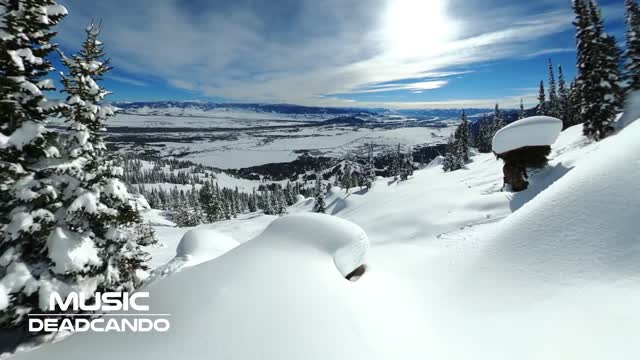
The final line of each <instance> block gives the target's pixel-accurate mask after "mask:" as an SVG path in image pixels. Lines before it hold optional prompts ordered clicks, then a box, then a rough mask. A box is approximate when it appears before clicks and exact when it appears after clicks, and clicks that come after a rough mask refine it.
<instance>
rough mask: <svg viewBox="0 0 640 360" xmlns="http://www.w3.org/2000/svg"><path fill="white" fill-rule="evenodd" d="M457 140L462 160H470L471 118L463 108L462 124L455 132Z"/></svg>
mask: <svg viewBox="0 0 640 360" xmlns="http://www.w3.org/2000/svg"><path fill="white" fill-rule="evenodd" d="M454 137H455V140H456V141H457V142H458V144H459V147H460V152H461V154H462V160H463V161H464V162H467V161H469V147H470V144H471V129H470V128H469V120H468V119H467V114H466V113H465V111H464V110H462V115H461V121H460V125H459V126H458V128H457V129H456V132H455V134H454Z"/></svg>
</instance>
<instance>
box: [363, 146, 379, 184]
mask: <svg viewBox="0 0 640 360" xmlns="http://www.w3.org/2000/svg"><path fill="white" fill-rule="evenodd" d="M366 161H367V163H366V164H365V167H364V171H363V172H364V174H363V181H362V186H364V187H365V188H367V189H370V188H371V186H373V182H374V181H375V179H376V170H375V164H374V161H373V143H369V144H368V146H367V160H366Z"/></svg>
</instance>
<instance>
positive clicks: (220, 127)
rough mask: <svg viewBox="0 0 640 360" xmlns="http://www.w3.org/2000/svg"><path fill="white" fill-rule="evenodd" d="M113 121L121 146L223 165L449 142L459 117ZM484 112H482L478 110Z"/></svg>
mask: <svg viewBox="0 0 640 360" xmlns="http://www.w3.org/2000/svg"><path fill="white" fill-rule="evenodd" d="M127 111H128V112H124V113H122V114H117V115H116V116H115V117H114V119H113V121H112V122H111V123H110V124H109V136H108V138H107V141H108V142H109V143H110V144H112V145H113V146H115V147H117V148H119V149H121V150H122V151H135V152H148V153H154V154H157V155H160V156H174V157H179V158H180V159H184V160H190V161H194V162H197V163H200V164H203V165H209V166H213V167H216V168H220V169H230V168H232V169H235V168H245V167H250V166H256V165H263V164H268V163H280V162H289V161H292V160H295V159H296V158H297V157H298V156H299V155H300V154H303V153H310V154H313V155H316V156H319V155H322V156H329V157H336V158H342V157H344V156H345V155H347V154H350V153H354V152H361V151H362V149H363V148H364V147H365V145H366V144H368V143H372V142H373V143H375V144H376V145H377V146H379V147H380V148H381V149H392V148H393V147H394V146H396V145H397V144H399V143H400V144H403V146H405V147H408V148H409V147H413V146H416V145H429V144H443V143H446V140H447V138H448V137H449V136H450V135H451V133H452V131H453V129H454V128H453V127H452V126H451V125H453V124H455V121H456V119H457V117H458V115H459V114H458V113H457V111H456V112H455V115H449V116H451V117H446V118H439V117H436V116H429V117H419V118H416V117H412V116H400V115H394V117H390V116H388V115H375V116H374V115H371V114H367V113H364V114H363V113H359V112H358V111H355V110H351V112H346V111H345V113H342V114H341V113H329V114H280V113H264V112H252V111H248V110H243V111H238V110H229V109H222V110H220V109H214V110H211V111H203V110H200V109H193V108H187V109H183V108H171V107H169V108H161V109H160V110H157V111H153V110H151V109H146V108H143V109H135V111H134V110H127ZM478 111H479V110H478ZM451 113H452V114H453V113H454V112H453V111H451Z"/></svg>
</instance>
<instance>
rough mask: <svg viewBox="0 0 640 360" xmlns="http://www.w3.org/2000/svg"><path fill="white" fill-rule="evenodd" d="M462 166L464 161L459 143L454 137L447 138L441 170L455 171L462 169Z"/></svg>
mask: <svg viewBox="0 0 640 360" xmlns="http://www.w3.org/2000/svg"><path fill="white" fill-rule="evenodd" d="M463 166H464V159H463V154H462V151H461V150H460V143H459V142H458V141H457V140H456V139H455V136H453V135H452V136H451V137H449V141H448V143H447V153H446V154H445V156H444V161H443V162H442V169H443V170H444V171H445V172H448V171H456V170H459V169H462V167H463Z"/></svg>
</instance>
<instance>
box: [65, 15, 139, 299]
mask: <svg viewBox="0 0 640 360" xmlns="http://www.w3.org/2000/svg"><path fill="white" fill-rule="evenodd" d="M99 34H100V29H99V28H98V27H96V26H95V25H93V24H91V25H90V26H89V27H88V28H87V29H86V38H85V41H84V42H83V44H82V48H81V50H80V51H79V52H78V54H75V55H73V56H72V57H71V58H67V57H66V56H64V55H62V62H63V64H64V65H65V66H66V67H67V68H68V74H66V75H63V77H62V83H63V85H64V90H63V92H65V93H67V98H66V104H67V106H66V107H65V108H64V110H63V114H64V116H65V118H66V119H67V121H68V122H69V123H70V135H71V136H70V140H69V149H68V157H67V158H65V159H64V160H65V161H66V163H64V164H62V165H58V166H57V168H56V170H55V171H56V173H57V174H58V175H62V176H60V177H58V178H56V180H57V182H56V183H57V186H58V187H59V188H63V189H64V190H63V191H62V192H63V193H64V194H65V196H64V197H63V198H62V199H61V200H62V205H63V206H62V208H60V209H59V210H58V214H62V213H64V214H65V216H64V218H63V220H61V221H59V222H58V224H57V227H56V229H55V231H56V232H57V234H63V235H62V236H63V237H64V238H67V239H70V238H75V239H79V238H82V239H84V240H83V241H84V242H87V241H90V242H93V243H94V244H95V246H96V247H97V248H98V255H99V257H100V259H101V264H100V265H99V266H96V267H95V268H94V269H91V271H89V272H88V275H89V276H94V277H96V278H98V279H99V284H98V290H100V291H103V292H104V291H132V290H133V289H134V288H135V287H136V286H137V285H139V282H140V280H141V279H138V273H139V272H140V271H141V270H146V269H147V266H146V261H147V260H148V256H149V255H148V254H147V253H146V252H144V251H143V250H142V249H141V248H140V245H141V244H142V243H144V242H145V240H144V239H142V238H139V237H137V236H139V235H140V234H142V233H144V232H141V231H140V230H139V228H140V227H141V226H144V225H143V223H142V218H141V216H140V214H139V213H138V209H137V208H135V207H134V206H132V205H131V203H132V195H131V194H129V193H128V191H127V189H126V186H125V185H124V183H123V182H122V181H121V180H120V177H121V176H122V173H123V169H122V168H120V167H118V166H116V165H115V164H114V162H113V161H112V160H111V159H109V158H108V157H107V154H106V147H105V145H104V140H103V135H102V134H103V131H104V128H105V127H106V125H105V123H106V121H107V120H108V118H109V117H111V116H113V115H114V109H113V107H111V106H110V105H104V104H102V102H103V100H104V98H105V96H107V95H108V94H109V91H107V90H105V89H104V88H102V87H101V86H100V85H98V83H99V82H100V81H101V80H102V78H103V76H104V75H105V74H106V73H107V72H108V71H109V70H111V68H110V67H109V65H108V64H109V61H108V60H107V61H104V60H103V58H104V50H103V45H102V42H100V41H99V40H98V35H99ZM59 218H60V217H59ZM67 241H68V240H67ZM65 275H69V274H68V273H66V274H65Z"/></svg>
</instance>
